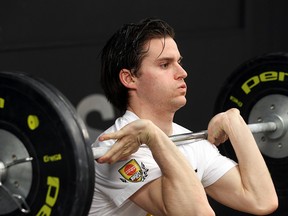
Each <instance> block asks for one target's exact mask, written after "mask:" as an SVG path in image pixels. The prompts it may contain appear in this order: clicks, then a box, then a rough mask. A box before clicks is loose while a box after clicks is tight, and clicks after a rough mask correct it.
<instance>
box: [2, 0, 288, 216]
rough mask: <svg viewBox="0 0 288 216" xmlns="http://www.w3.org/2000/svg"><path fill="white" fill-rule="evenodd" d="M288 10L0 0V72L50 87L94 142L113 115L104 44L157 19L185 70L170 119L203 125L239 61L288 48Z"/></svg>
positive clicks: (182, 2)
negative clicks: (104, 75)
mask: <svg viewBox="0 0 288 216" xmlns="http://www.w3.org/2000/svg"><path fill="white" fill-rule="evenodd" d="M287 12H288V2H287V1H285V0H273V1H269V0H254V1H247V0H234V1H231V0H220V1H208V0H202V1H193V0H190V1H188V0H178V1H177V2H176V1H170V2H168V1H151V0H146V1H131V0H127V1H112V0H107V1H101V2H100V1H95V0H94V1H92V0H82V1H76V0H70V1H67V0H66V1H55V0H50V1H45V0H42V1H35V0H34V1H33V0H10V1H1V2H0V70H1V71H3V70H4V71H5V70H6V71H23V72H27V73H30V74H33V75H35V76H38V77H41V78H43V79H45V80H46V81H48V82H49V83H51V84H52V85H54V86H55V87H56V88H58V89H59V90H60V91H61V92H62V93H63V94H64V95H66V97H67V98H68V99H69V100H70V101H71V102H72V103H73V105H75V107H76V108H77V110H78V112H79V113H80V115H81V116H82V117H83V120H84V121H85V123H86V125H87V127H88V129H89V131H90V135H91V137H92V139H94V138H95V137H96V136H97V135H98V134H99V133H100V132H101V131H102V130H104V129H105V128H107V127H108V126H109V125H111V124H112V123H113V121H114V119H115V118H116V117H117V113H116V112H115V110H114V109H113V108H112V107H111V105H109V104H108V103H107V102H106V101H105V99H104V97H103V92H102V90H101V88H100V85H99V68H100V65H99V56H98V55H99V52H100V50H101V48H102V47H103V45H104V43H105V41H106V40H107V38H108V37H109V36H110V35H111V34H112V33H113V32H114V31H115V30H116V29H117V28H118V27H119V26H120V25H122V24H123V23H128V22H136V21H138V20H140V19H142V18H144V17H158V18H162V19H164V20H166V21H168V23H170V24H171V25H172V26H173V27H174V28H175V30H176V39H177V41H178V45H179V48H180V51H181V53H182V55H183V56H184V67H185V69H186V70H187V71H188V74H189V75H188V78H187V84H188V94H187V98H188V103H187V105H186V107H185V108H183V109H181V110H180V111H179V112H178V114H177V115H176V119H175V121H176V122H178V123H180V124H182V125H184V126H186V127H187V128H189V129H191V130H193V131H197V130H202V129H205V128H206V125H207V123H208V122H209V119H210V118H211V117H212V116H213V106H214V104H215V102H216V101H215V100H216V96H217V95H218V92H219V90H220V88H221V86H222V84H223V83H224V80H225V79H226V78H227V77H228V76H229V75H230V74H231V73H232V72H233V70H234V69H235V68H236V67H237V66H238V65H239V64H241V63H243V62H244V61H246V60H248V59H251V58H252V57H255V56H258V55H261V54H264V53H267V52H279V51H288V40H287V38H288V30H287V24H288V15H287ZM217 208H218V207H217ZM221 211H222V214H221ZM219 212H220V213H219V215H224V214H226V215H231V214H230V213H224V210H223V209H222V208H220V207H219ZM234 215H236V213H234ZM241 215H243V214H241Z"/></svg>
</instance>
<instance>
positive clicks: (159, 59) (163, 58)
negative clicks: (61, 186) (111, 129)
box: [156, 56, 183, 62]
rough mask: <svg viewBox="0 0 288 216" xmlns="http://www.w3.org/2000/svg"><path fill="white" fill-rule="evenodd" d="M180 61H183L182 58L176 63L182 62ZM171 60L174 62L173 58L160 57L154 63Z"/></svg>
mask: <svg viewBox="0 0 288 216" xmlns="http://www.w3.org/2000/svg"><path fill="white" fill-rule="evenodd" d="M182 59H183V56H180V57H179V58H178V60H177V61H182ZM173 60H174V58H173V57H160V58H157V59H156V62H159V61H173Z"/></svg>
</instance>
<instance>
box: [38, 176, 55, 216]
mask: <svg viewBox="0 0 288 216" xmlns="http://www.w3.org/2000/svg"><path fill="white" fill-rule="evenodd" d="M47 185H48V190H47V193H46V199H45V204H44V205H43V206H42V207H41V209H40V210H39V212H38V213H37V215H36V216H44V215H45V216H50V215H51V212H52V208H53V206H54V205H55V203H56V201H57V198H58V194H59V188H60V181H59V178H58V177H52V176H48V177H47Z"/></svg>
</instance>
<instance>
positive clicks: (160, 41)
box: [144, 37, 180, 60]
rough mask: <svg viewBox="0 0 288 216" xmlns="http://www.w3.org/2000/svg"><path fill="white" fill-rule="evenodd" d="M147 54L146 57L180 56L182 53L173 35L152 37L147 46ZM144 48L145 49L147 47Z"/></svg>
mask: <svg viewBox="0 0 288 216" xmlns="http://www.w3.org/2000/svg"><path fill="white" fill-rule="evenodd" d="M145 48H146V49H147V54H146V57H145V58H150V59H154V60H156V59H159V58H179V57H180V53H179V50H178V47H177V44H176V42H175V41H174V39H172V38H171V37H167V38H154V39H151V40H150V41H149V42H148V43H147V44H146V47H145ZM145 48H144V49H145Z"/></svg>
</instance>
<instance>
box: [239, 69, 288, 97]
mask: <svg viewBox="0 0 288 216" xmlns="http://www.w3.org/2000/svg"><path fill="white" fill-rule="evenodd" d="M286 77H288V73H286V72H283V71H280V72H277V71H265V72H263V73H261V74H259V75H256V76H253V77H250V78H249V79H248V80H246V81H245V82H244V83H243V85H242V86H241V88H242V90H243V91H244V92H245V94H249V93H250V92H251V91H252V89H253V88H254V87H255V86H257V85H258V84H260V83H263V82H271V81H280V82H283V81H285V78H286Z"/></svg>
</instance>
